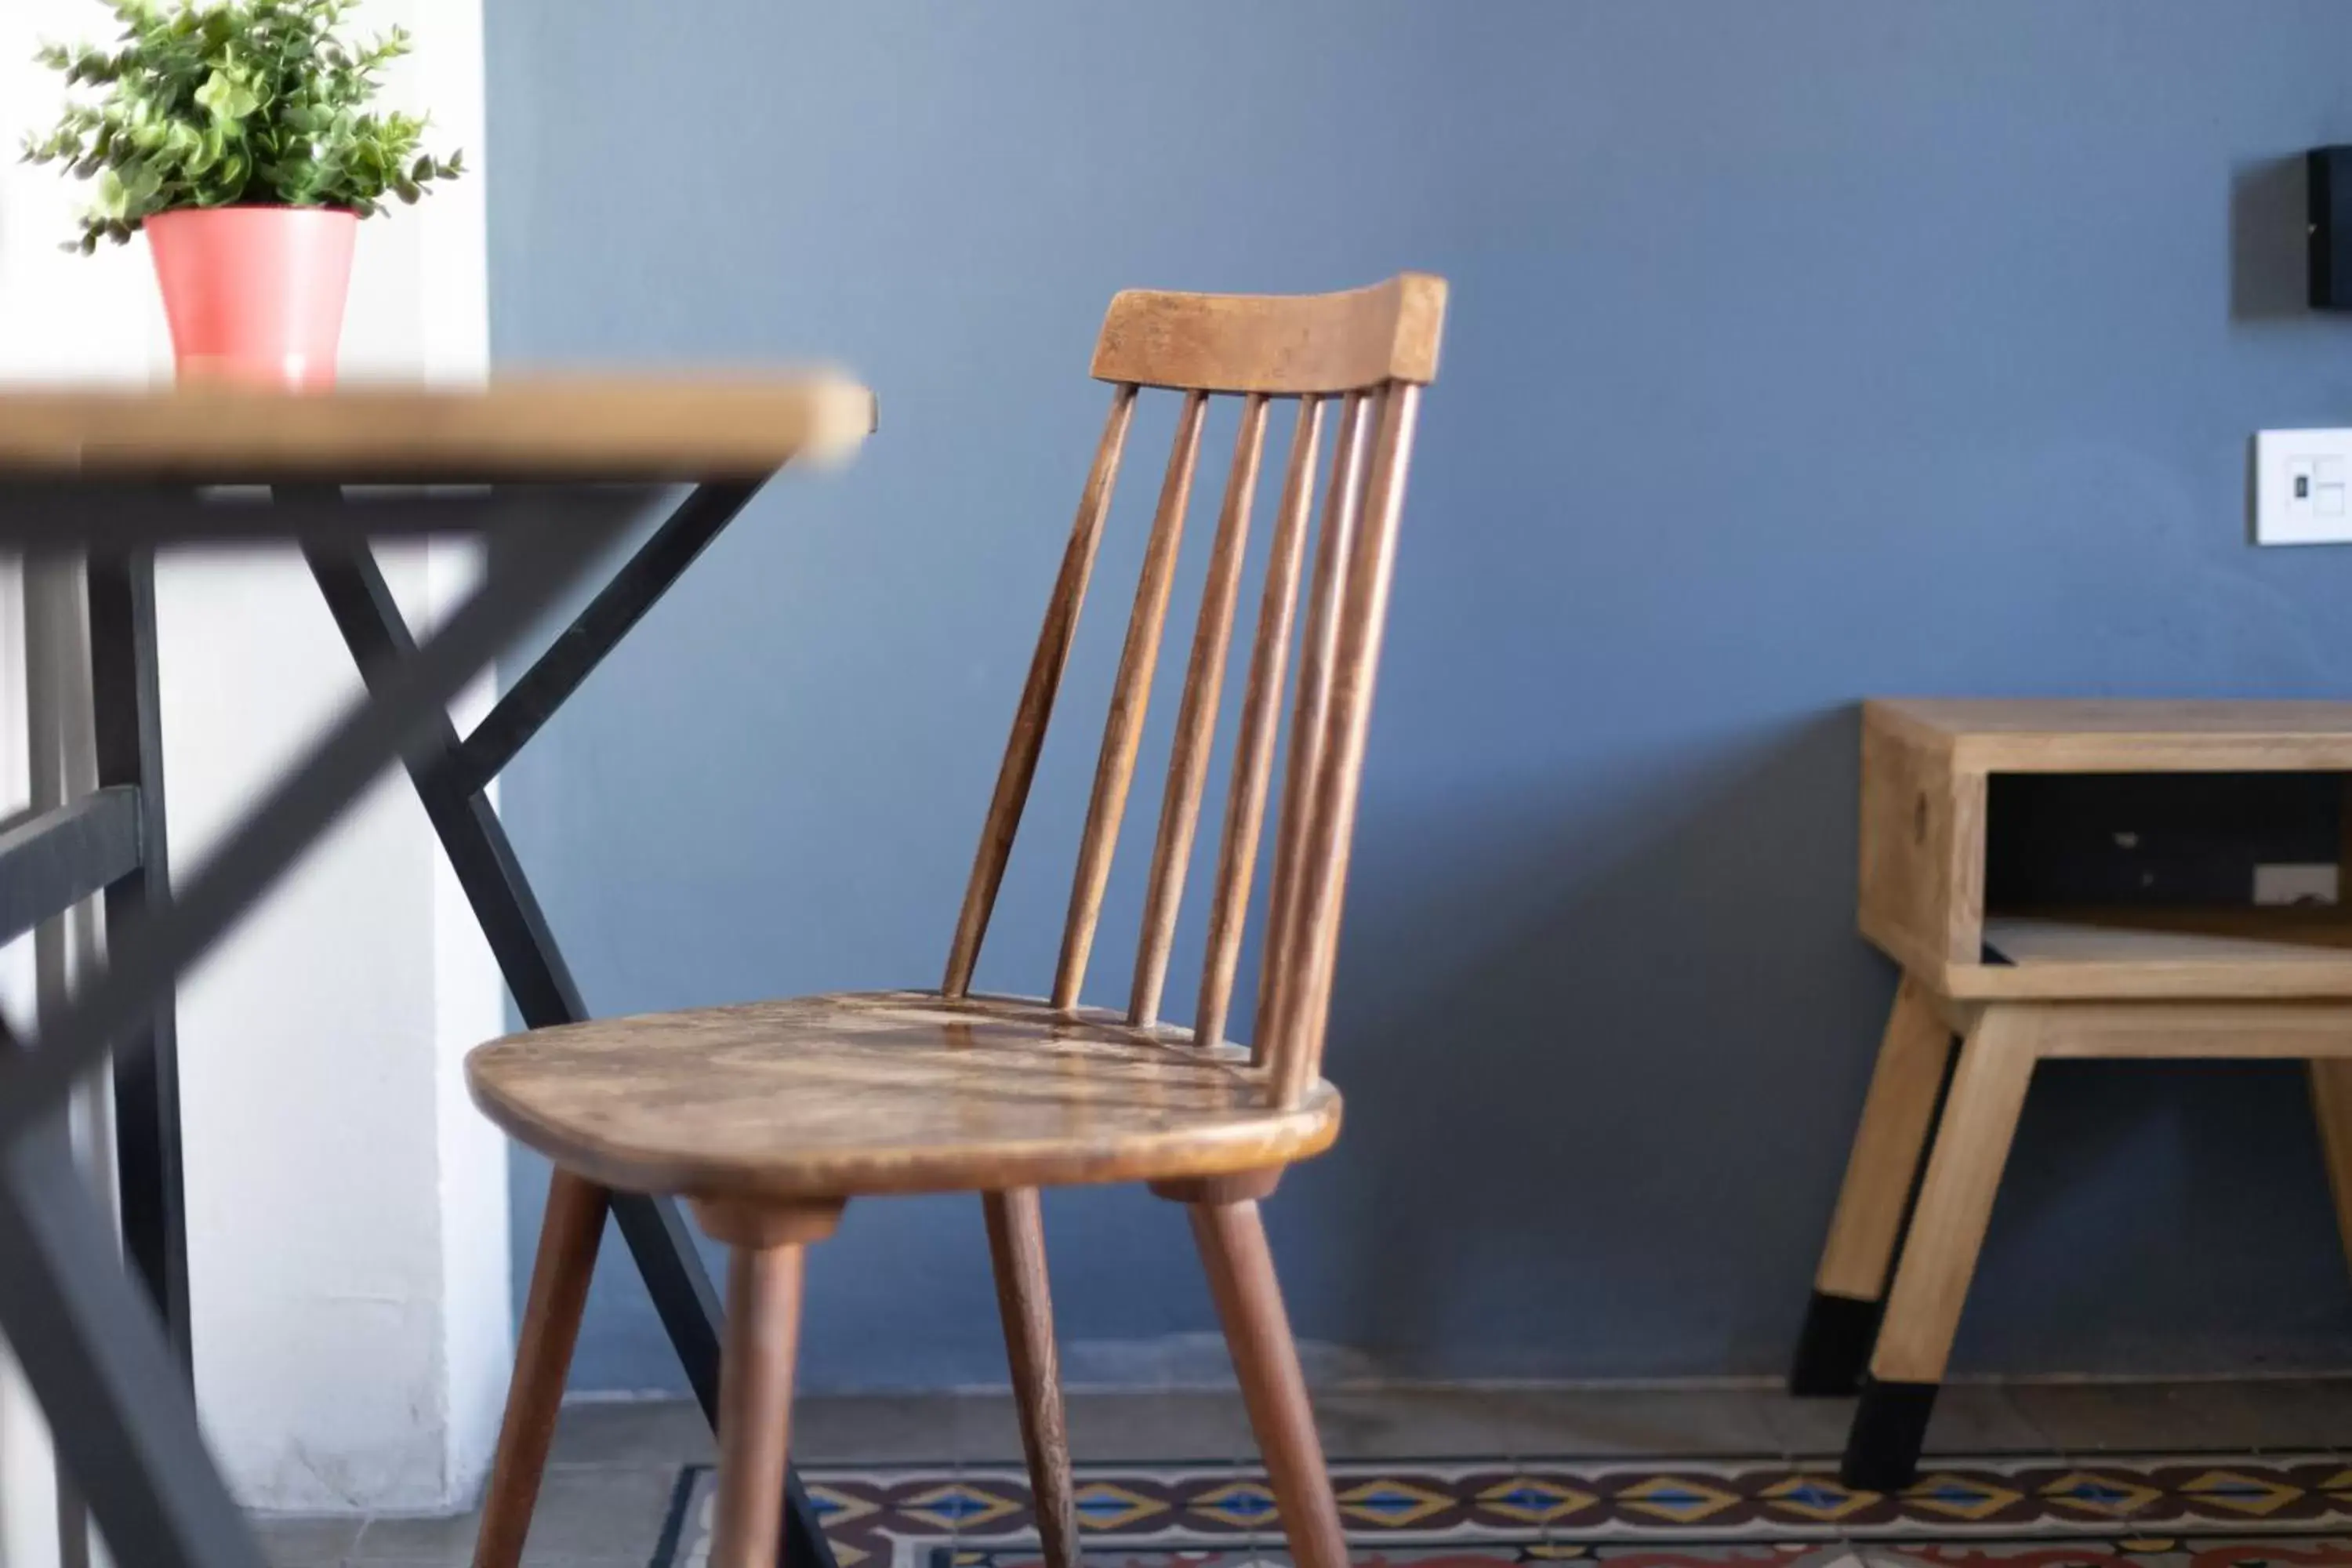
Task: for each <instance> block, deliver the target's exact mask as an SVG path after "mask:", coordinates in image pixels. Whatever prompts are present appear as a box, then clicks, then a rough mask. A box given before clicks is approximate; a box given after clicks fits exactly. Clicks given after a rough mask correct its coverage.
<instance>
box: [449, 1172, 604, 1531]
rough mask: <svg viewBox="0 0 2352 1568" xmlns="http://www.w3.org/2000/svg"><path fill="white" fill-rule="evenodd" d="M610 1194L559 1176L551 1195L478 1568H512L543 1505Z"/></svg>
mask: <svg viewBox="0 0 2352 1568" xmlns="http://www.w3.org/2000/svg"><path fill="white" fill-rule="evenodd" d="M611 1202H612V1194H610V1193H608V1192H606V1191H605V1190H604V1188H603V1187H600V1186H598V1185H596V1184H594V1183H593V1182H591V1181H589V1180H588V1179H587V1178H586V1177H584V1176H577V1175H574V1174H572V1173H571V1172H569V1171H565V1170H561V1169H559V1170H558V1171H557V1172H556V1173H555V1178H554V1180H553V1181H551V1182H550V1183H549V1184H548V1188H547V1213H546V1215H545V1217H543V1218H542V1219H541V1221H540V1226H539V1251H538V1255H537V1257H536V1258H534V1260H533V1261H532V1263H531V1267H530V1296H529V1297H528V1298H527V1299H526V1300H525V1301H524V1303H523V1313H522V1328H521V1331H520V1333H519V1334H518V1335H517V1336H516V1342H515V1369H514V1380H513V1381H512V1382H511V1383H509V1384H508V1385H507V1409H506V1415H505V1417H504V1418H503V1419H502V1420H501V1421H500V1422H499V1446H498V1452H497V1454H496V1456H495V1457H494V1458H492V1459H491V1461H490V1484H489V1489H488V1492H487V1493H486V1494H485V1495H484V1497H483V1500H482V1528H481V1532H480V1534H479V1535H478V1536H477V1537H476V1539H475V1543H474V1568H515V1565H516V1564H517V1563H520V1561H521V1560H522V1547H523V1539H524V1537H525V1536H527V1535H528V1534H530V1516H531V1510H533V1508H534V1507H535V1506H536V1505H537V1504H538V1501H539V1483H540V1478H541V1476H542V1475H544V1474H545V1473H546V1470H547V1450H548V1447H549V1445H550V1444H551V1443H552V1442H553V1441H554V1439H555V1417H556V1412H557V1410H558V1408H559V1407H560V1406H561V1405H562V1403H563V1380H564V1377H565V1375H566V1374H567V1373H570V1371H571V1370H572V1347H573V1345H574V1344H575V1343H577V1342H578V1341H579V1338H580V1314H581V1311H582V1310H583V1308H585V1307H586V1305H587V1303H588V1281H589V1279H591V1277H593V1275H594V1273H595V1272H596V1247H597V1244H598V1243H599V1242H601V1241H602V1240H603V1239H604V1213H605V1210H606V1209H607V1208H609V1207H610V1206H611Z"/></svg>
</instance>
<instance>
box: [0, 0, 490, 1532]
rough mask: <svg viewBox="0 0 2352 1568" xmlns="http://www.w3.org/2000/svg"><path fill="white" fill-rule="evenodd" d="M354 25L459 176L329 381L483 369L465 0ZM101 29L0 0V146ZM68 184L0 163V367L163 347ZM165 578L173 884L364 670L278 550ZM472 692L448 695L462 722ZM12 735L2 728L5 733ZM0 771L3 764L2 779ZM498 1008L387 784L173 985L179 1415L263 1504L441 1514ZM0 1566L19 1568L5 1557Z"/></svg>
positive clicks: (167, 570) (473, 1456) (485, 1220)
mask: <svg viewBox="0 0 2352 1568" xmlns="http://www.w3.org/2000/svg"><path fill="white" fill-rule="evenodd" d="M358 20H359V22H360V24H361V25H362V26H363V27H366V28H369V29H373V28H376V27H380V26H385V25H387V24H391V23H399V24H401V25H403V26H407V27H408V28H409V30H410V31H411V32H412V33H414V34H415V37H416V43H417V53H416V55H415V57H413V58H411V59H410V60H408V61H406V62H404V64H403V66H402V68H400V69H399V70H398V71H397V72H396V73H395V75H394V79H393V80H392V81H391V82H390V84H389V88H388V91H389V95H390V100H391V101H393V102H395V103H397V104H399V105H401V106H402V107H414V108H422V109H428V110H430V111H431V113H432V115H433V117H434V121H435V122H436V132H435V140H436V145H462V146H463V147H464V148H465V150H466V157H467V165H468V167H469V170H470V171H471V173H470V174H469V175H468V177H467V179H466V180H464V181H462V182H460V183H458V184H456V185H453V186H450V187H447V188H446V189H443V190H441V191H439V192H437V193H436V195H433V196H431V197H430V198H428V199H427V201H426V202H425V204H423V205H420V206H418V207H416V208H413V209H411V208H401V207H395V208H394V213H393V215H392V216H389V217H387V218H384V219H381V220H378V221H375V222H371V223H369V224H366V225H363V226H362V230H361V235H362V237H361V243H360V250H359V258H358V264H357V267H356V268H355V276H354V279H353V287H352V302H351V311H350V316H349V321H348V324H347V326H346V330H345V334H344V352H343V366H344V372H345V374H346V375H347V376H351V377H353V378H358V377H365V376H401V377H414V376H417V375H425V376H430V377H434V378H436V379H471V378H475V377H478V376H479V375H481V374H483V373H484V371H485V369H486V368H487V363H488V307H487V284H486V279H485V276H484V268H485V258H484V246H483V190H482V172H481V171H482V168H483V164H484V163H485V162H486V160H485V159H484V157H483V148H482V141H481V138H482V122H483V117H482V107H481V41H480V16H479V0H371V4H369V5H367V6H366V7H365V8H364V9H363V11H362V14H361V16H360V17H359V18H358ZM107 23H108V17H107V16H106V13H105V12H104V11H103V9H102V8H100V7H98V6H94V5H89V4H88V3H87V0H29V4H26V0H17V3H16V4H11V5H5V6H0V142H5V144H7V145H13V144H14V142H15V141H16V136H17V135H18V134H19V132H21V130H22V129H23V128H24V127H25V125H26V124H30V123H34V122H37V121H40V120H42V119H44V118H45V117H46V113H47V108H48V106H49V105H51V104H53V103H54V102H55V100H56V92H55V85H54V82H53V81H50V80H47V79H45V77H44V73H40V72H37V70H35V69H34V68H31V67H30V66H29V65H26V64H24V63H23V62H24V61H25V59H26V57H27V56H28V55H29V53H30V51H31V49H32V47H33V43H34V41H35V39H36V38H37V37H81V36H85V35H95V34H100V33H102V32H103V30H104V28H105V26H106V25H107ZM78 200H79V193H77V192H75V191H73V190H72V189H71V188H70V187H68V185H66V184H65V183H64V182H63V181H62V180H60V179H59V177H58V175H57V174H56V172H55V171H54V170H50V169H33V168H26V167H24V166H22V165H17V164H15V163H7V164H5V165H0V374H5V375H11V376H27V375H30V376H37V377H43V378H57V377H63V378H68V379H78V380H80V379H90V378H93V377H99V376H113V377H121V376H131V377H137V376H142V375H145V374H151V373H152V372H153V371H155V370H157V369H159V368H160V367H162V366H163V365H164V364H165V363H168V351H167V340H166V338H165V335H164V332H163V324H162V316H161V310H160V307H159V306H158V305H157V304H156V302H155V299H154V289H153V284H152V278H151V276H150V274H149V272H148V262H147V258H146V256H145V253H144V247H143V245H142V244H140V243H136V242H134V244H133V245H132V246H131V247H130V248H129V249H128V250H126V251H121V252H109V253H102V254H101V255H100V257H98V258H93V259H85V258H79V257H69V256H66V255H63V254H62V253H59V252H58V251H57V250H56V249H55V243H56V241H57V240H58V239H60V238H62V237H64V236H65V235H66V234H67V233H68V221H69V215H70V213H71V211H72V209H73V206H74V205H75V204H76V202H77V201H78ZM384 567H385V572H386V575H387V576H388V577H389V578H390V580H391V582H392V585H393V588H394V593H395V594H396V595H398V596H399V598H400V599H401V601H402V603H403V604H404V605H405V606H407V608H408V610H409V613H410V615H411V617H412V619H413V620H415V622H417V623H418V624H419V625H420V626H423V625H425V624H429V623H431V622H432V621H434V620H436V619H437V617H438V616H440V615H441V614H443V613H444V612H446V609H447V608H448V606H449V605H451V604H452V603H453V602H454V601H455V600H456V599H457V598H458V597H460V596H462V594H463V592H464V591H465V589H466V587H467V584H469V583H470V581H471V578H472V574H473V572H472V567H473V563H472V560H471V557H470V555H469V554H468V553H467V552H465V551H464V550H463V549H461V548H459V547H456V546H449V545H440V544H436V545H433V546H429V547H411V548H407V549H404V550H401V551H396V552H386V554H385V560H384ZM158 578H159V580H158V586H157V598H158V616H159V620H160V623H161V630H162V646H163V740H164V773H165V780H166V788H167V793H168V798H169V805H170V810H171V816H172V834H173V844H172V853H173V866H174V869H175V871H176V872H177V874H178V876H179V877H180V878H181V879H183V880H184V879H185V878H186V877H187V875H188V874H189V873H190V871H192V870H193V869H194V868H195V867H197V866H198V865H199V864H200V863H201V861H202V860H203V858H204V857H205V854H206V853H207V852H208V850H209V848H210V847H211V846H212V845H213V844H215V843H216V842H217V840H218V837H219V835H220V833H221V832H222V831H223V830H224V829H225V828H226V826H229V825H230V823H231V822H233V821H234V820H235V819H236V816H237V814H238V813H240V812H241V811H242V810H243V809H244V808H245V807H246V805H247V804H248V803H249V802H250V800H251V798H252V796H253V793H254V791H255V790H256V789H257V787H259V786H260V785H261V784H263V783H265V782H266V781H267V780H268V779H269V778H270V777H271V776H272V775H273V774H274V773H276V771H277V770H278V768H279V767H280V766H282V765H283V764H284V763H286V762H287V761H288V760H289V758H290V757H291V756H292V755H293V754H294V752H296V751H297V750H298V749H299V748H300V746H301V745H302V744H303V743H304V742H305V741H307V740H308V739H309V738H310V737H311V736H312V735H314V734H315V733H316V732H317V731H318V729H319V727H320V725H322V724H323V723H325V722H326V721H328V720H329V719H330V717H331V715H333V714H334V713H335V712H336V711H338V710H340V709H341V706H342V705H343V704H345V703H347V702H349V701H351V700H353V699H354V698H355V697H356V696H357V695H358V693H359V689H360V686H359V681H358V678H357V676H356V674H355V673H354V672H353V670H352V664H351V659H350V657H349V655H348V654H347V653H346V652H345V651H344V649H343V647H342V644H341V639H340V638H339V637H337V635H336V633H335V630H334V627H333V625H332V623H331V621H330V620H329V618H328V616H327V614H326V611H325V608H324V607H323V605H321V604H320V600H319V597H318V594H317V591H316V590H315V588H313V587H312V585H311V584H310V578H309V574H307V572H305V571H304V570H303V568H302V567H301V564H300V563H299V559H298V558H296V557H295V556H294V555H293V554H292V553H291V552H289V551H284V550H276V551H267V552H247V553H242V554H235V555H217V554H216V555H208V556H185V557H177V558H172V559H168V560H167V561H166V562H165V563H163V566H162V568H161V569H160V571H159V574H158ZM9 632H10V628H8V627H6V626H0V635H9ZM485 695H486V693H484V692H482V691H477V692H476V693H474V694H472V696H471V698H470V699H469V700H468V701H467V703H466V704H463V705H462V706H465V707H467V708H468V709H471V710H478V709H479V707H480V706H481V705H482V702H483V700H484V697H485ZM463 721H464V718H463V717H462V716H461V723H462V722H463ZM18 731H21V726H18ZM15 736H16V731H8V730H7V729H6V728H5V722H0V752H5V747H6V746H8V745H11V744H15V743H16V739H15ZM10 765H11V764H10V760H9V759H8V758H6V757H5V754H0V774H5V772H6V770H7V769H8V767H9V766H10ZM17 765H21V764H17ZM0 793H5V792H4V791H0ZM501 996H502V994H501V992H500V989H499V981H498V975H497V972H496V970H495V968H494V967H493V966H492V965H491V963H490V962H489V958H488V952H487V951H486V950H485V949H484V947H483V944H482V942H481V941H480V939H479V937H478V934H477V932H476V931H475V929H474V926H473V922H472V919H471V916H470V914H469V913H468V911H467V909H466V906H465V902H464V900H463V898H462V897H461V896H460V895H459V893H458V892H457V888H456V885H455V883H454V881H453V880H452V879H451V878H450V876H449V873H448V871H447V868H446V865H445V864H444V862H443V860H442V858H441V855H440V853H439V849H438V846H437V845H436V841H435V840H434V838H433V836H432V833H431V830H430V828H429V826H427V824H426V822H425V816H424V814H423V812H422V811H421V810H420V809H419V808H418V807H417V805H416V804H415V800H414V798H413V796H411V795H410V794H409V792H408V786H407V784H406V783H405V781H404V780H401V779H391V780H387V781H386V782H385V783H384V784H383V785H381V786H379V787H378V788H377V789H376V790H375V791H374V792H373V793H372V794H371V795H369V796H368V797H367V799H366V800H365V802H364V803H363V804H362V806H361V807H360V808H359V809H357V810H355V811H354V812H353V813H352V815H351V816H350V817H348V818H347V819H346V820H345V821H344V822H343V823H342V824H341V826H339V827H338V828H337V829H336V830H335V832H334V833H333V835H332V836H331V837H330V838H329V839H328V840H327V841H326V842H325V843H324V844H323V845H322V846H321V847H320V848H319V849H318V850H317V851H316V852H315V853H314V854H313V855H311V856H310V858H308V859H307V860H306V861H305V862H304V863H303V864H302V866H301V867H300V868H299V869H298V870H297V872H296V873H295V875H294V876H293V877H292V878H291V879H289V882H288V884H287V885H286V886H285V887H284V888H282V889H280V890H279V892H278V894H277V895H275V896H274V897H273V898H272V899H271V900H268V902H267V903H266V904H265V905H264V906H263V907H262V908H261V909H260V910H257V912H256V913H255V914H254V916H253V917H252V918H251V919H250V920H249V921H248V922H247V925H246V926H245V927H243V928H242V929H241V930H240V931H238V932H237V934H236V936H235V937H234V938H232V939H231V940H230V941H229V942H227V943H226V945H225V946H224V947H223V948H222V949H221V950H220V951H219V952H217V953H216V954H215V955H214V957H213V958H212V960H211V961H210V962H208V963H206V964H205V966H204V967H203V968H202V969H200V970H199V971H198V973H196V974H195V975H194V977H193V978H192V979H191V980H190V981H189V983H188V984H186V986H185V987H184V990H183V992H182V994H181V1002H180V1053H181V1071H182V1076H183V1089H182V1093H183V1109H184V1124H185V1127H186V1134H187V1142H188V1149H187V1192H188V1210H189V1250H190V1277H191V1289H192V1294H193V1296H194V1311H195V1322H194V1337H195V1343H196V1360H197V1366H196V1381H197V1395H198V1403H199V1405H200V1407H201V1409H202V1412H203V1415H204V1419H205V1430H206V1434H207V1436H208V1437H209V1438H210V1440H211V1442H212V1444H213V1447H214V1449H215V1453H217V1454H218V1455H219V1457H220V1458H221V1460H222V1462H223V1464H224V1466H225V1468H226V1469H227V1471H228V1473H229V1476H230V1479H231V1480H232V1482H233V1483H234V1484H235V1485H236V1488H237V1489H238V1491H239V1494H240V1495H241V1496H242V1497H243V1498H244V1499H245V1500H247V1502H249V1503H251V1504H253V1505H254V1506H257V1507H262V1508H272V1509H289V1510H420V1511H431V1510H454V1509H457V1508H461V1507H463V1506H465V1505H466V1504H467V1502H468V1501H469V1500H470V1499H471V1497H472V1496H473V1494H474V1493H475V1491H476V1490H477V1489H478V1487H479V1484H480V1480H481V1477H482V1474H483V1472H484V1470H485V1469H486V1468H487V1465H488V1454H489V1448H490V1444H491V1440H492V1437H493V1436H494V1435H495V1430H496V1423H497V1415H498V1406H499V1400H500V1398H501V1396H502V1394H503V1393H504V1388H505V1381H506V1375H507V1370H508V1366H509V1355H510V1352H511V1334H512V1309H511V1304H510V1301H509V1286H508V1280H509V1241H508V1224H507V1188H506V1162H505V1152H504V1147H503V1144H502V1143H501V1142H500V1141H499V1138H498V1137H497V1136H496V1134H495V1133H494V1132H493V1131H491V1130H490V1129H489V1127H488V1124H487V1123H486V1122H484V1121H481V1119H480V1118H479V1117H478V1116H477V1115H475V1113H474V1112H473V1110H472V1109H471V1107H470V1106H469V1105H468V1104H467V1100H466V1097H465V1092H464V1088H463V1084H462V1081H461V1079H460V1075H459V1064H460V1061H461V1058H462V1056H463V1053H464V1051H465V1049H466V1048H467V1047H469V1046H471V1045H472V1044H474V1043H476V1042H477V1041H478V1040H480V1039H483V1038H486V1037H488V1036H490V1035H493V1034H495V1033H497V1032H499V1029H500V1028H501V1026H502V1023H503V1005H502V1000H501ZM18 1403H19V1404H20V1403H21V1402H20V1401H19V1402H18ZM23 1426H25V1422H24V1419H23V1416H22V1414H21V1411H20V1410H19V1409H18V1408H17V1406H16V1405H14V1404H12V1403H11V1402H10V1398H9V1395H8V1394H7V1392H6V1388H5V1384H0V1543H5V1545H0V1550H5V1548H6V1547H13V1546H15V1544H16V1539H17V1538H18V1536H19V1535H20V1533H21V1534H25V1535H31V1536H35V1537H37V1536H38V1534H39V1533H40V1532H39V1531H38V1530H37V1529H35V1530H30V1531H22V1532H20V1531H18V1530H17V1529H16V1527H15V1526H14V1525H13V1524H12V1523H11V1521H10V1518H9V1516H11V1515H16V1514H20V1513H21V1512H22V1510H20V1509H18V1508H17V1507H16V1496H17V1488H16V1476H17V1474H18V1473H19V1470H20V1466H19V1464H18V1458H19V1457H20V1455H21V1451H22V1449H23V1447H24V1440H23V1439H22V1438H21V1437H16V1438H15V1444H14V1447H13V1448H12V1447H10V1445H11V1441H12V1437H14V1436H15V1434H16V1433H17V1432H18V1431H19V1430H20V1429H21V1428H22V1427H23ZM7 1568H20V1564H19V1563H17V1562H16V1558H15V1557H14V1556H11V1557H10V1558H8V1560H7Z"/></svg>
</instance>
